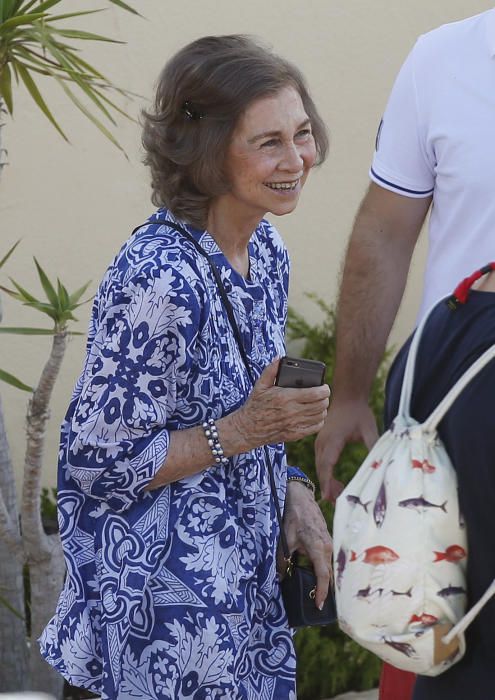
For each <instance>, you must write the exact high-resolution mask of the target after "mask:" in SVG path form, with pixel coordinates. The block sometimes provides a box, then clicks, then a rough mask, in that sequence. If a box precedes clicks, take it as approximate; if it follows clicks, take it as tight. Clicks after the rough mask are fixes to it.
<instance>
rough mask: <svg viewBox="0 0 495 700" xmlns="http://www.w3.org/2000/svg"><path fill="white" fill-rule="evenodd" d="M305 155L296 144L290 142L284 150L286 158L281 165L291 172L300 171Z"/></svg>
mask: <svg viewBox="0 0 495 700" xmlns="http://www.w3.org/2000/svg"><path fill="white" fill-rule="evenodd" d="M303 163H304V161H303V157H302V154H301V152H300V150H299V148H298V147H297V146H296V144H294V143H291V144H288V145H287V147H286V148H285V151H284V158H283V160H282V163H281V164H280V167H281V168H282V169H284V170H289V171H290V172H300V171H301V169H302V167H303Z"/></svg>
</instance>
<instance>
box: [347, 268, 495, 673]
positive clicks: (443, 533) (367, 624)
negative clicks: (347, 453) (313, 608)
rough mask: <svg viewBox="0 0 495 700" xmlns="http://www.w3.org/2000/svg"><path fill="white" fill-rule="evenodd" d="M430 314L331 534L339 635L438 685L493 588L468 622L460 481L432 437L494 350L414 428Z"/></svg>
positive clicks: (459, 298) (462, 292)
mask: <svg viewBox="0 0 495 700" xmlns="http://www.w3.org/2000/svg"><path fill="white" fill-rule="evenodd" d="M493 269H495V263H491V264H490V265H489V266H486V267H484V268H482V270H479V271H477V272H476V273H474V275H472V276H471V277H469V278H466V279H465V280H464V281H463V282H462V283H461V284H460V285H459V286H458V287H457V289H456V290H455V292H454V295H453V296H452V297H451V299H450V300H449V303H450V304H452V303H453V304H455V305H457V304H460V303H464V302H465V301H466V299H467V296H468V293H469V289H470V287H471V286H472V284H473V282H474V281H475V280H476V279H479V277H481V275H482V274H485V273H486V272H489V271H491V270H493ZM429 315H430V314H429V313H428V314H427V316H426V318H425V319H424V320H423V321H422V323H421V324H420V326H419V327H418V329H417V330H416V333H415V335H414V338H413V340H412V343H411V346H410V349H409V354H408V358H407V363H406V369H405V373H404V379H403V383H402V390H401V396H400V403H399V411H398V414H397V416H396V418H395V420H394V421H393V424H392V426H391V428H390V429H389V430H388V431H387V432H386V433H384V434H383V435H382V437H381V438H380V439H379V440H378V441H377V442H376V444H375V445H374V447H373V448H372V449H371V451H370V452H369V454H368V456H367V458H366V459H365V461H364V462H363V464H362V465H361V467H360V468H359V470H358V472H357V473H356V475H355V476H354V478H353V479H352V480H351V481H350V482H349V484H348V485H347V487H346V488H345V490H344V491H343V492H342V493H341V494H340V496H339V498H338V499H337V504H336V510H335V518H334V533H333V535H334V577H335V597H336V603H337V614H338V620H339V625H340V627H341V629H342V630H343V631H344V632H345V633H347V634H348V635H349V636H350V637H352V638H353V639H354V640H355V641H356V642H358V643H359V644H360V645H361V646H363V647H365V648H366V649H369V650H370V651H372V652H373V653H374V654H376V655H377V656H379V657H380V658H381V659H383V660H384V661H387V662H388V663H390V664H392V665H393V666H396V667H397V668H401V669H403V670H405V671H412V672H413V673H417V674H422V675H427V676H436V675H438V674H440V673H442V672H443V671H445V670H446V669H448V668H449V667H450V666H451V665H453V664H454V663H456V662H457V661H459V660H460V659H461V658H462V656H463V655H464V652H465V646H466V645H465V639H464V630H465V629H466V627H467V626H468V625H469V624H470V623H471V622H472V620H473V619H474V618H475V617H476V615H477V614H478V612H479V611H480V610H481V608H482V607H483V606H484V605H485V604H486V603H487V602H488V600H489V599H490V598H491V597H492V596H493V595H494V594H495V581H494V582H493V583H492V584H491V585H490V587H489V588H488V590H487V591H486V593H485V594H484V595H483V597H482V598H481V599H480V600H479V601H478V602H477V603H476V605H474V606H473V607H472V608H471V610H470V611H469V612H468V613H467V614H465V611H466V574H465V571H466V557H467V541H466V532H465V526H464V522H463V519H462V515H461V513H460V512H459V499H458V493H457V476H456V472H455V470H454V468H453V466H452V463H451V461H450V459H449V456H448V454H447V452H446V450H445V447H444V445H443V443H442V442H441V440H440V438H439V436H438V433H437V426H438V424H439V423H440V421H441V420H442V418H443V417H444V415H445V414H446V412H447V411H448V409H449V408H450V406H451V405H452V404H453V402H454V401H455V399H456V398H457V397H458V396H459V394H460V393H461V392H462V390H463V389H464V387H465V386H466V385H467V384H468V383H469V382H470V381H471V379H473V377H475V376H476V374H478V372H480V371H481V370H482V369H483V367H485V365H487V363H488V362H490V361H491V360H492V358H494V357H495V346H492V347H491V348H489V349H488V350H487V351H486V352H485V353H484V354H483V355H481V357H480V358H479V359H478V360H477V361H476V362H475V363H474V364H473V365H472V366H471V367H470V368H469V369H468V370H467V371H466V372H465V373H464V374H463V376H462V377H461V378H460V379H459V380H458V382H457V383H456V384H455V385H454V386H453V387H452V389H450V391H449V392H448V393H447V395H446V396H445V397H444V399H443V400H442V401H441V402H440V404H439V405H438V406H437V407H436V408H435V409H434V410H433V412H432V413H431V414H430V416H429V417H428V418H427V419H426V420H425V421H424V422H423V423H418V422H417V421H415V420H414V419H413V418H412V417H411V415H410V401H411V394H412V387H413V380H414V369H415V361H416V354H417V350H418V346H419V343H420V340H421V334H422V331H423V328H424V327H425V324H426V322H427V320H428V317H429Z"/></svg>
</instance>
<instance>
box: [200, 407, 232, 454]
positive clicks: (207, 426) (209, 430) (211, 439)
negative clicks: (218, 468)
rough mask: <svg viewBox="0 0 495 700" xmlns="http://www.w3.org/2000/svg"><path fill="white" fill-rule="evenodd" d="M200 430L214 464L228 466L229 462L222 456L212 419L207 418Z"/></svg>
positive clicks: (221, 448) (216, 430)
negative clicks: (202, 432) (206, 441)
mask: <svg viewBox="0 0 495 700" xmlns="http://www.w3.org/2000/svg"><path fill="white" fill-rule="evenodd" d="M202 428H203V431H204V434H205V437H206V439H207V440H208V445H209V447H210V450H211V454H212V455H213V459H214V460H215V464H228V463H229V460H228V459H227V457H225V456H224V454H223V447H222V444H221V442H220V438H219V437H218V428H217V426H216V423H215V421H214V420H213V418H208V420H207V421H205V422H204V423H203V424H202Z"/></svg>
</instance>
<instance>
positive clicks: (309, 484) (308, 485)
mask: <svg viewBox="0 0 495 700" xmlns="http://www.w3.org/2000/svg"><path fill="white" fill-rule="evenodd" d="M287 481H288V482H289V481H299V483H301V484H304V486H306V488H307V489H309V490H310V491H312V492H313V495H314V494H315V492H316V486H315V485H314V484H313V482H312V481H311V479H308V477H307V476H304V477H303V476H288V477H287Z"/></svg>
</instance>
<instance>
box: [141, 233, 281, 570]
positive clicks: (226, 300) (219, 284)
mask: <svg viewBox="0 0 495 700" xmlns="http://www.w3.org/2000/svg"><path fill="white" fill-rule="evenodd" d="M146 225H155V226H168V228H172V229H174V230H175V231H177V232H178V233H180V234H181V235H182V236H184V238H186V239H187V240H188V241H189V242H190V243H192V244H193V246H194V247H195V248H196V250H197V251H198V253H199V254H200V255H201V256H202V257H203V258H205V259H206V260H207V261H208V264H209V266H210V269H211V271H212V273H213V277H214V278H215V282H216V285H217V288H218V292H219V294H220V298H221V300H222V304H223V306H224V308H225V311H226V313H227V317H228V319H229V323H230V326H231V328H232V332H233V334H234V338H235V340H236V343H237V346H238V348H239V352H240V354H241V358H242V361H243V363H244V366H245V368H246V372H247V374H248V377H249V379H250V380H251V384H252V385H253V386H254V384H255V382H256V380H255V378H254V375H253V371H252V369H251V366H250V363H249V360H248V357H247V353H246V350H245V348H244V344H243V342H242V337H241V333H240V331H239V326H238V325H237V321H236V319H235V316H234V310H233V308H232V304H231V303H230V300H229V298H228V296H227V292H226V291H225V287H224V285H223V282H222V277H221V275H220V271H219V270H218V267H217V266H216V265H215V263H214V262H213V261H212V259H211V258H210V256H209V255H208V253H207V252H206V250H205V249H204V248H203V247H202V246H201V245H200V244H199V243H198V241H197V240H196V239H195V238H194V236H191V234H190V233H189V231H187V230H186V229H185V228H184V227H183V226H181V225H180V224H176V223H175V222H174V221H169V220H168V219H161V220H158V221H148V222H147V223H146V224H143V225H142V226H146ZM142 226H138V228H137V229H134V231H137V230H138V229H139V228H142ZM263 450H264V452H265V459H266V463H267V466H268V476H269V480H270V490H271V492H272V497H273V502H274V504H275V510H276V513H277V520H278V523H279V527H280V541H281V543H282V550H283V552H284V557H285V559H286V561H289V560H290V556H291V554H290V550H289V545H288V543H287V538H286V536H285V532H284V529H283V522H282V513H281V511H280V505H279V502H278V495H277V487H276V486H275V478H274V475H273V467H272V462H271V459H270V453H269V451H268V446H267V445H263Z"/></svg>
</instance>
